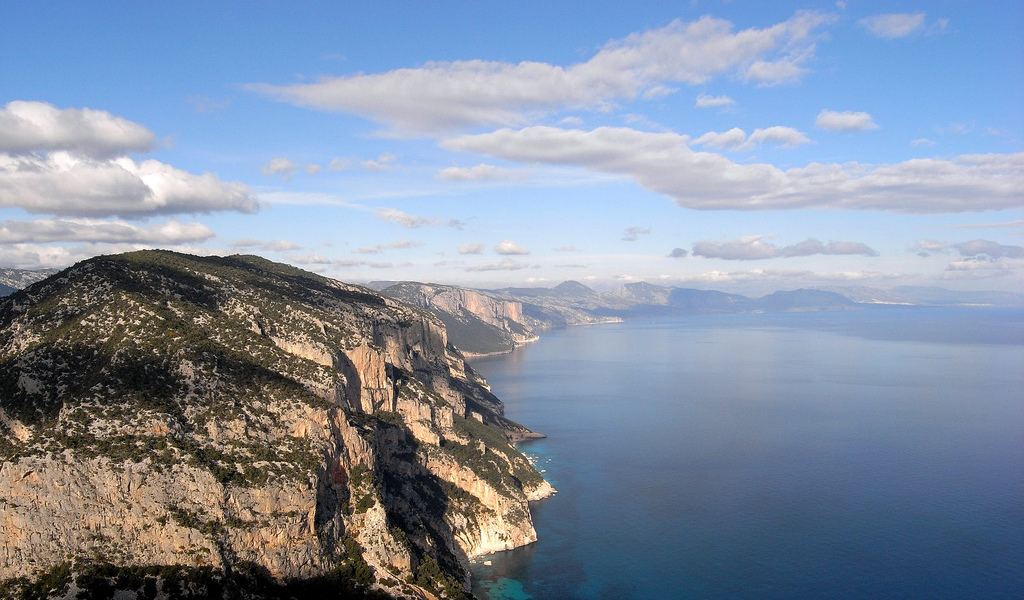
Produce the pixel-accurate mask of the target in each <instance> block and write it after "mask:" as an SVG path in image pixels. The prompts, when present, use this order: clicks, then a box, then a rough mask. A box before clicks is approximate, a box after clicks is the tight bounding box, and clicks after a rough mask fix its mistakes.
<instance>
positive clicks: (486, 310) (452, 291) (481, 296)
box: [381, 281, 543, 354]
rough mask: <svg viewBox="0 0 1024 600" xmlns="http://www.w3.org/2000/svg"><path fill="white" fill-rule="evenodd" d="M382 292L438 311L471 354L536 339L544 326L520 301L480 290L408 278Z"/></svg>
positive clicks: (505, 347)
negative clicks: (525, 311) (528, 312)
mask: <svg viewBox="0 0 1024 600" xmlns="http://www.w3.org/2000/svg"><path fill="white" fill-rule="evenodd" d="M381 293H382V294H384V295H385V296H388V297H391V298H395V299H398V300H401V301H403V302H407V303H409V304H413V305H415V306H419V307H421V308H424V309H427V310H429V311H431V312H433V313H434V314H436V315H437V316H438V318H440V319H441V320H442V321H443V322H444V324H445V326H446V328H447V330H448V331H449V333H450V335H452V337H453V338H454V339H456V340H458V341H457V345H458V346H459V349H460V350H462V351H463V352H466V353H469V354H492V353H498V352H508V351H510V350H512V349H513V348H515V347H516V346H518V345H520V344H524V343H527V342H531V341H533V340H535V339H537V333H538V332H539V331H540V330H541V329H543V324H542V323H541V322H539V321H538V320H536V319H535V318H533V317H530V316H528V315H526V314H524V311H523V304H522V303H521V302H517V301H514V300H507V299H503V298H498V297H496V296H494V295H492V294H488V293H486V292H483V291H480V290H471V289H467V288H461V287H455V286H450V285H438V284H431V283H416V282H411V281H407V282H403V283H398V284H395V285H392V286H389V287H386V288H384V289H383V290H381Z"/></svg>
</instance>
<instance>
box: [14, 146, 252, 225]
mask: <svg viewBox="0 0 1024 600" xmlns="http://www.w3.org/2000/svg"><path fill="white" fill-rule="evenodd" d="M0 207H3V208H9V207H10V208H21V209H23V210H25V211H27V212H30V213H48V214H55V215H62V216H84V217H106V216H119V217H124V218H130V217H142V216H147V215H160V214H175V213H210V212H214V211H225V210H230V211H238V212H245V213H252V212H256V210H257V209H258V208H259V204H258V203H257V201H256V199H255V198H254V197H253V196H252V194H251V193H250V192H249V189H248V188H247V187H246V186H245V185H243V184H240V183H225V182H222V181H221V180H220V179H218V178H217V176H216V175H213V174H211V173H205V174H203V175H192V174H191V173H187V172H185V171H182V170H179V169H175V168H174V167H172V166H170V165H166V164H164V163H161V162H158V161H155V160H145V161H142V162H135V161H134V160H132V159H130V158H127V157H122V158H117V159H111V160H97V159H93V158H89V157H86V156H79V155H73V154H70V153H68V152H64V151H56V152H50V153H47V154H44V155H38V154H32V155H23V156H17V155H9V154H0Z"/></svg>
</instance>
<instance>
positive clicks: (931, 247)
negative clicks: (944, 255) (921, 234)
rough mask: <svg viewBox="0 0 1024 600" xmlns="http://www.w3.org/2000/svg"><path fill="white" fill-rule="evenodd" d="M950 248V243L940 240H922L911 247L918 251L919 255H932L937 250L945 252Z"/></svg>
mask: <svg viewBox="0 0 1024 600" xmlns="http://www.w3.org/2000/svg"><path fill="white" fill-rule="evenodd" d="M948 248H949V244H947V243H946V242H940V241H939V240H930V239H929V240H921V241H919V242H917V243H916V244H914V247H913V248H911V250H912V251H914V252H917V255H918V256H931V255H932V254H934V253H935V252H943V251H945V250H946V249H948Z"/></svg>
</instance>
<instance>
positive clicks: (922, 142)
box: [910, 138, 935, 148]
mask: <svg viewBox="0 0 1024 600" xmlns="http://www.w3.org/2000/svg"><path fill="white" fill-rule="evenodd" d="M910 145H911V146H913V147H915V148H922V147H923V148H931V147H932V146H934V145H935V141H934V140H930V139H928V138H917V139H916V140H913V141H911V142H910Z"/></svg>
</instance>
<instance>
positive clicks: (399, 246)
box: [352, 240, 424, 254]
mask: <svg viewBox="0 0 1024 600" xmlns="http://www.w3.org/2000/svg"><path fill="white" fill-rule="evenodd" d="M423 245H424V243H423V242H417V241H414V240H398V241H397V242H389V243H387V244H375V245H373V246H367V247H365V248H356V249H355V250H353V251H352V252H353V253H354V254H380V253H381V252H384V251H385V250H404V249H406V248H416V247H418V246H423Z"/></svg>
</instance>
